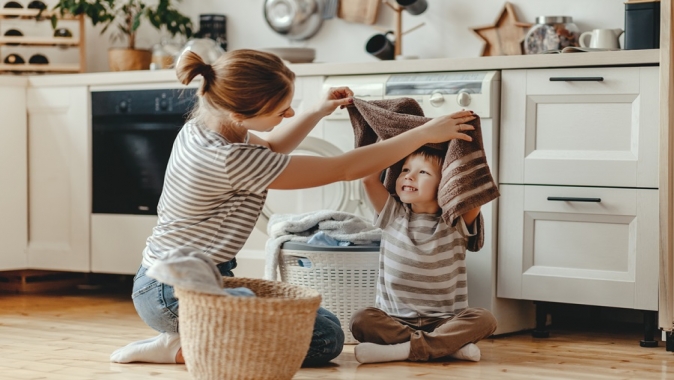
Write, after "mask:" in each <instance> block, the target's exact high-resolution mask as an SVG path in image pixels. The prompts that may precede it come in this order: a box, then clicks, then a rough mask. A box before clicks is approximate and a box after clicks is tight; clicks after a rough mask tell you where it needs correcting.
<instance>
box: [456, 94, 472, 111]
mask: <svg viewBox="0 0 674 380" xmlns="http://www.w3.org/2000/svg"><path fill="white" fill-rule="evenodd" d="M470 101H471V99H470V93H469V92H468V91H467V90H461V91H459V93H458V94H457V96H456V102H457V103H459V105H460V106H461V107H468V106H469V105H470Z"/></svg>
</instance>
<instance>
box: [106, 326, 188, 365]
mask: <svg viewBox="0 0 674 380" xmlns="http://www.w3.org/2000/svg"><path fill="white" fill-rule="evenodd" d="M179 349H180V335H178V333H161V334H159V335H157V336H155V337H154V338H150V339H145V340H139V341H137V342H133V343H129V344H127V345H126V346H124V347H122V348H119V349H117V350H115V352H113V353H112V354H111V355H110V361H111V362H113V363H131V362H145V363H175V362H176V354H177V353H178V350H179Z"/></svg>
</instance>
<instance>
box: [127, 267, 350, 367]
mask: <svg viewBox="0 0 674 380" xmlns="http://www.w3.org/2000/svg"><path fill="white" fill-rule="evenodd" d="M234 268H236V259H233V260H232V261H228V262H225V263H222V264H219V265H218V269H220V273H221V274H222V275H223V276H227V277H234V273H232V269H234ZM146 270H147V268H144V267H143V266H141V267H140V268H139V269H138V273H136V276H135V277H134V279H133V293H132V294H131V298H132V299H133V306H134V307H135V308H136V312H138V315H139V316H140V318H141V319H142V320H143V321H144V322H145V323H147V325H148V326H150V327H152V328H153V329H155V330H157V331H159V332H173V333H177V332H178V314H179V313H178V309H179V305H178V299H177V298H176V297H175V295H174V292H173V286H171V285H166V284H163V283H161V282H159V281H157V280H155V279H153V278H151V277H148V276H146V275H145V271H146ZM343 347H344V332H343V331H342V328H341V325H340V323H339V319H337V317H336V316H335V315H334V314H332V313H331V312H329V311H327V310H326V309H323V308H322V307H321V308H319V309H318V312H317V313H316V321H315V322H314V332H313V335H312V338H311V344H310V345H309V351H308V352H307V356H306V357H305V358H304V363H302V365H303V366H312V367H313V366H320V365H325V364H327V363H328V362H329V361H330V360H332V359H334V358H336V357H337V356H339V354H340V353H341V352H342V348H343Z"/></svg>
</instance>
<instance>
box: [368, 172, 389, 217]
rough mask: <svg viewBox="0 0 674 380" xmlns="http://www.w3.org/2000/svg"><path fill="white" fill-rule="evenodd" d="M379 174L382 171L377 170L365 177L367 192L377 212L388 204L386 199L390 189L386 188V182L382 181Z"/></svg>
mask: <svg viewBox="0 0 674 380" xmlns="http://www.w3.org/2000/svg"><path fill="white" fill-rule="evenodd" d="M379 175H380V173H379V172H377V173H374V174H370V175H368V176H366V177H364V178H363V186H364V187H365V193H366V194H367V198H368V199H369V200H370V203H372V207H373V208H374V211H375V213H377V214H379V213H381V210H382V209H383V208H384V205H386V200H387V199H388V197H389V193H388V190H386V187H384V184H383V183H381V180H380V179H379Z"/></svg>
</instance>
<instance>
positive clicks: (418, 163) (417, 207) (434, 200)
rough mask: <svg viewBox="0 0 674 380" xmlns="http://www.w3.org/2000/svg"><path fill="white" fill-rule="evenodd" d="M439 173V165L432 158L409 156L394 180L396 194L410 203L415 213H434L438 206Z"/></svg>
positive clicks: (404, 201)
mask: <svg viewBox="0 0 674 380" xmlns="http://www.w3.org/2000/svg"><path fill="white" fill-rule="evenodd" d="M440 175H441V168H440V165H439V164H438V163H437V162H435V161H434V160H430V159H428V158H425V157H424V156H421V155H414V156H410V157H408V158H407V159H406V160H405V163H404V164H403V169H402V171H401V172H400V176H398V179H397V180H396V194H398V197H400V201H402V202H403V203H409V204H411V205H412V211H414V212H416V213H435V212H437V211H438V208H439V206H438V186H439V185H440Z"/></svg>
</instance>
